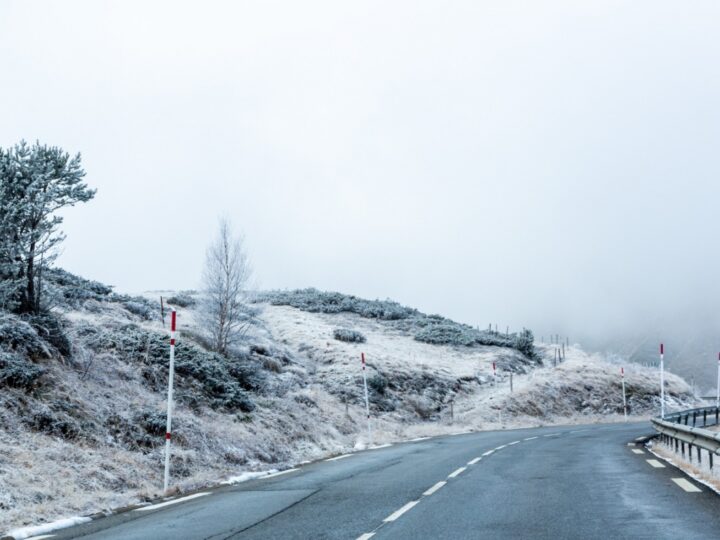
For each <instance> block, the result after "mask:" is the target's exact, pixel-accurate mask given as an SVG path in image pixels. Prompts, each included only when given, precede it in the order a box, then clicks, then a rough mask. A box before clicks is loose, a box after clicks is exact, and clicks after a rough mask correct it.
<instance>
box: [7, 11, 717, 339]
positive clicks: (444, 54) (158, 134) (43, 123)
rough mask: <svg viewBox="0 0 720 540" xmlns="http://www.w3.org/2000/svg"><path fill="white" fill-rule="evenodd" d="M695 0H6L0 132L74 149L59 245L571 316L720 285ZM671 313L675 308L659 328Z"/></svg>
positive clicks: (135, 283)
mask: <svg viewBox="0 0 720 540" xmlns="http://www.w3.org/2000/svg"><path fill="white" fill-rule="evenodd" d="M719 53H720V3H718V2H716V1H707V2H703V1H691V2H677V1H657V0H652V1H650V0H649V1H639V0H637V1H625V2H617V1H608V0H597V1H583V2H577V1H567V2H559V1H558V2H550V1H539V0H535V1H528V2H517V1H508V0H502V1H499V0H498V1H493V2H489V1H485V2H482V1H477V0H476V1H467V2H461V1H454V2H440V1H437V2H420V1H416V0H413V1H407V2H392V1H387V0H386V1H382V2H338V1H328V2H308V1H305V2H290V1H288V2H269V1H262V2H229V1H228V2H207V1H206V2H188V3H183V2H177V1H174V2H165V3H163V2H155V1H153V2H129V1H117V2H101V1H97V0H93V1H87V2H77V1H63V2H35V1H27V0H23V1H8V0H2V2H1V3H0V58H1V59H2V62H1V65H0V146H8V145H11V144H13V143H15V142H17V141H19V140H20V139H21V138H25V139H27V140H30V141H34V140H35V139H40V140H41V141H42V142H45V143H50V144H55V145H59V146H62V147H64V148H65V149H66V150H68V151H70V152H73V153H74V152H76V151H80V152H82V154H83V159H84V165H85V168H86V170H87V172H88V176H87V180H88V183H89V184H90V185H91V186H92V187H96V188H97V189H98V195H97V197H96V199H95V200H93V201H91V202H90V203H88V204H86V205H83V206H81V207H77V208H74V209H72V210H71V211H69V212H67V217H66V222H65V225H64V230H65V231H66V233H67V235H68V239H67V241H66V243H65V244H64V252H63V255H62V256H61V258H60V261H59V263H60V264H61V265H63V266H65V267H66V268H67V269H69V270H71V271H73V272H76V273H79V274H82V275H84V276H86V277H89V278H93V279H98V280H100V281H104V282H107V283H110V284H113V285H116V286H117V288H118V289H119V290H121V291H140V290H148V289H160V288H191V287H196V286H197V285H198V282H199V276H200V272H201V266H202V262H203V255H204V249H205V245H206V244H207V243H208V242H209V240H210V238H211V236H212V234H213V233H214V230H215V228H216V225H217V216H218V215H220V214H225V215H228V216H230V217H231V218H232V220H233V221H234V224H235V225H236V227H238V228H239V229H242V230H243V231H244V232H245V234H246V237H247V243H248V247H249V250H250V252H251V255H252V259H253V261H254V266H255V269H256V276H257V279H258V281H259V284H260V285H261V286H262V287H264V288H275V287H279V288H285V287H288V288H291V287H305V286H316V287H318V288H322V289H329V290H340V291H343V292H348V293H354V294H358V295H361V296H365V297H370V298H375V297H379V298H385V297H391V298H394V299H397V300H399V301H401V302H403V303H406V304H410V305H413V306H416V307H419V308H421V309H423V310H425V311H429V312H439V313H442V314H444V315H449V316H452V317H454V318H456V319H459V320H463V321H466V322H469V323H472V324H479V325H487V323H489V322H491V321H492V322H497V323H498V324H499V325H500V326H501V327H504V326H505V325H506V324H509V325H510V326H511V328H516V327H519V326H522V325H525V326H529V327H531V328H533V329H535V330H536V333H537V334H538V335H540V334H541V333H544V332H547V331H559V332H564V331H566V330H567V331H569V332H572V333H576V334H579V333H582V334H583V335H592V334H594V333H595V334H598V333H600V332H602V333H606V332H614V331H617V330H621V329H622V328H623V327H624V326H625V325H627V324H637V323H638V322H642V321H645V320H647V318H648V317H653V316H654V315H655V314H656V313H657V312H659V311H661V310H662V311H663V312H664V313H668V314H670V316H669V320H670V321H671V322H673V321H675V320H676V319H678V318H682V317H685V316H686V314H687V313H696V314H697V313H700V312H702V313H705V310H708V311H710V310H711V309H712V308H713V307H716V306H717V304H718V302H717V299H718V293H719V292H720V287H719V286H718V273H719V272H720V254H719V253H718V230H719V224H720V197H719V196H720V176H719V174H718V173H720V157H719V156H720V144H719V143H720V114H719V113H720V70H719V68H718V66H719V65H720V62H719V60H720V58H719ZM673 324H674V322H673Z"/></svg>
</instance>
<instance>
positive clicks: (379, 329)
mask: <svg viewBox="0 0 720 540" xmlns="http://www.w3.org/2000/svg"><path fill="white" fill-rule="evenodd" d="M51 282H52V283H51V284H52V287H53V289H54V292H55V296H56V298H57V299H58V300H57V306H56V307H55V308H54V310H53V315H52V316H51V317H46V318H45V319H42V320H30V321H28V320H21V319H18V318H17V317H15V316H12V315H9V314H7V313H0V387H1V388H2V392H0V531H2V530H5V529H8V528H10V527H13V526H19V525H25V524H28V523H38V522H40V521H43V520H49V519H53V518H57V517H62V516H67V515H71V514H88V513H92V512H95V511H99V510H102V509H106V508H111V507H117V506H122V505H126V504H131V503H134V502H138V501H141V500H144V499H147V498H150V497H154V496H157V495H159V494H160V488H161V486H162V449H163V443H164V431H165V425H164V423H165V414H164V411H165V392H166V381H167V362H168V360H167V352H168V347H167V330H166V328H164V327H163V324H162V321H161V319H160V317H159V306H158V305H157V303H156V301H155V300H154V295H148V296H147V297H129V296H124V295H117V294H114V293H112V292H111V290H110V289H109V288H108V287H105V286H103V285H102V284H98V283H95V282H88V281H86V280H82V279H80V278H77V277H76V276H72V275H70V274H67V273H65V272H62V271H57V272H56V273H55V274H54V275H53V276H51ZM288 295H289V296H288ZM151 296H152V299H150V297H151ZM259 298H260V302H259V303H257V304H256V307H257V308H258V310H259V313H258V318H257V324H255V325H254V326H253V328H252V330H251V331H250V333H249V334H248V336H247V338H246V340H245V342H244V343H243V344H242V346H239V347H236V348H235V349H234V350H233V351H232V353H231V354H230V355H229V357H227V358H225V357H221V356H219V355H217V354H214V353H212V352H210V351H208V350H206V348H205V347H204V343H205V341H204V339H203V336H202V332H201V329H199V328H198V327H197V326H196V324H195V322H194V321H195V320H196V313H195V307H194V301H195V298H194V296H193V295H192V294H189V295H188V294H185V295H182V296H181V295H176V296H175V298H171V299H169V301H170V303H171V304H172V303H174V305H175V306H176V307H177V309H178V320H179V338H178V347H177V379H176V398H177V406H176V411H177V412H176V418H175V423H174V439H173V445H174V446H173V448H174V456H173V461H172V476H173V484H174V485H175V486H176V487H177V489H179V490H188V489H192V488H197V487H200V486H202V485H207V484H211V483H214V482H218V481H222V480H223V479H227V478H230V477H238V476H241V475H243V474H244V473H247V472H253V471H261V470H270V469H281V468H285V467H289V466H291V465H294V464H296V463H299V462H302V461H305V460H313V459H319V458H322V457H326V456H329V455H333V454H338V453H343V452H347V451H350V450H352V449H356V448H361V447H363V446H365V445H367V444H368V442H369V441H368V439H367V433H366V429H365V427H366V423H365V413H364V401H363V386H362V372H361V363H360V354H361V353H362V352H364V353H365V355H366V358H367V366H368V382H369V387H370V408H371V413H372V417H373V441H372V442H373V443H374V444H380V443H389V442H393V441H401V440H406V439H409V438H414V437H419V436H431V435H439V434H446V433H453V432H458V431H467V430H478V429H492V428H498V427H505V428H506V427H513V426H519V425H535V424H547V423H553V422H588V421H601V420H616V419H617V418H618V415H619V414H621V412H622V408H621V407H622V399H621V395H620V393H619V378H618V376H617V371H618V366H617V365H615V364H611V363H608V362H606V361H605V360H603V359H602V358H599V357H596V356H589V355H587V354H585V353H584V352H583V351H581V350H579V349H577V348H573V347H571V348H570V349H569V350H568V355H567V360H566V361H565V362H564V363H562V364H560V365H559V366H557V367H554V366H552V362H551V358H552V351H551V349H550V348H548V347H544V346H537V345H535V346H533V343H532V335H531V334H530V333H529V332H522V333H520V334H517V335H513V334H511V335H507V336H506V335H496V334H492V333H486V332H481V331H479V330H477V329H473V328H471V327H468V326H466V325H461V324H458V323H455V322H453V321H450V320H448V319H444V318H442V317H439V316H429V315H425V314H422V313H419V312H417V311H416V310H412V309H410V308H404V307H403V306H399V305H398V304H395V303H393V302H389V301H379V302H378V301H365V300H361V299H356V298H354V297H346V296H343V295H326V294H325V293H319V292H317V291H316V292H312V291H310V292H309V291H300V292H298V293H287V292H285V293H266V294H265V295H261V296H260V297H259ZM299 300H302V301H301V302H300V301H299ZM328 302H330V303H328ZM293 306H295V307H293ZM338 338H340V339H338ZM347 340H350V341H347ZM353 340H354V341H353ZM493 362H494V363H495V364H496V365H497V367H498V372H497V377H496V378H495V377H493V375H492V364H493ZM511 374H512V377H513V387H514V391H513V392H512V393H511V392H510V387H509V383H510V375H511ZM655 374H656V372H655V371H651V370H644V369H642V368H636V369H634V370H629V371H628V373H627V382H628V390H629V404H630V407H631V410H632V412H633V413H634V414H636V415H646V414H648V413H649V412H650V411H652V410H653V409H654V408H655V407H656V404H657V398H656V396H655V394H656V388H657V385H656V381H655V378H656V376H655ZM668 391H669V394H670V396H671V399H672V400H673V402H674V403H675V405H676V406H678V407H680V406H687V405H689V404H690V402H691V401H692V398H691V396H690V393H689V387H688V385H687V384H686V383H684V381H682V380H681V379H679V378H677V377H673V376H669V377H668Z"/></svg>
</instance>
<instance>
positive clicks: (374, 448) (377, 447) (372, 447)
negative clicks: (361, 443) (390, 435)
mask: <svg viewBox="0 0 720 540" xmlns="http://www.w3.org/2000/svg"><path fill="white" fill-rule="evenodd" d="M391 446H392V444H391V443H387V444H381V445H378V446H371V447H370V448H368V450H380V449H381V448H389V447H391Z"/></svg>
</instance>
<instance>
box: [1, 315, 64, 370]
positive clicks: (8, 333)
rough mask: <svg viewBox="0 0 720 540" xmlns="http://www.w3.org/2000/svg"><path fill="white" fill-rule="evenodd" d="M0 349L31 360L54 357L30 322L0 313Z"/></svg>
mask: <svg viewBox="0 0 720 540" xmlns="http://www.w3.org/2000/svg"><path fill="white" fill-rule="evenodd" d="M0 348H2V349H5V350H6V351H14V352H17V353H18V354H21V355H23V356H26V357H28V358H30V359H33V360H37V359H40V358H45V359H47V358H50V357H52V352H51V350H50V347H49V346H48V344H47V343H45V341H43V340H42V339H41V338H40V336H38V334H37V331H36V330H35V329H34V328H33V327H32V325H30V324H29V323H28V322H26V321H23V320H21V319H20V318H19V317H17V316H15V315H10V314H8V313H1V312H0Z"/></svg>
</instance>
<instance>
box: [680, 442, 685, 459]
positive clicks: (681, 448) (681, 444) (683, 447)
mask: <svg viewBox="0 0 720 540" xmlns="http://www.w3.org/2000/svg"><path fill="white" fill-rule="evenodd" d="M680 451H681V453H682V457H685V441H680Z"/></svg>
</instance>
